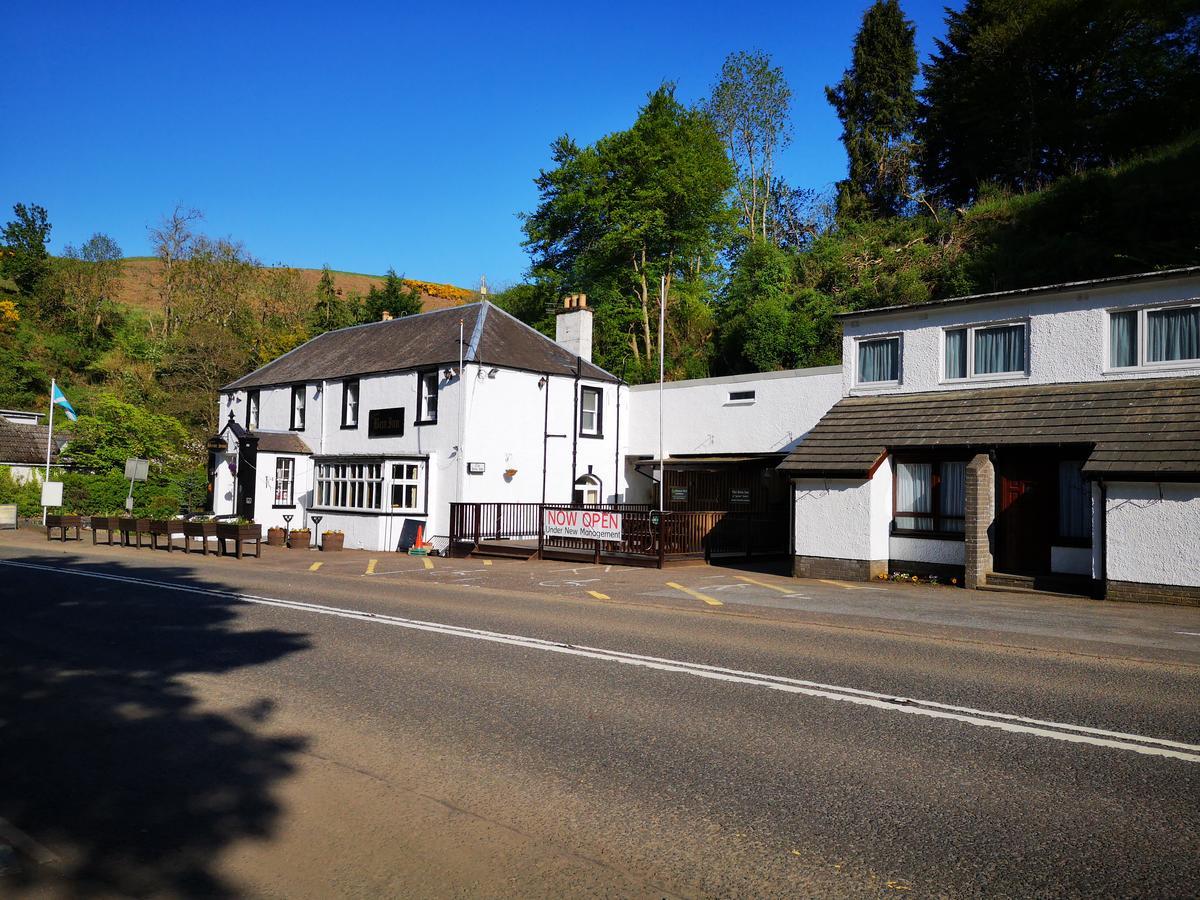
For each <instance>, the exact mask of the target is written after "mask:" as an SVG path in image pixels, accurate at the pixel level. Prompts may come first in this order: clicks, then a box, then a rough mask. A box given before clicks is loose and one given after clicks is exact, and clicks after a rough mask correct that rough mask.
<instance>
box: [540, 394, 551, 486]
mask: <svg viewBox="0 0 1200 900" xmlns="http://www.w3.org/2000/svg"><path fill="white" fill-rule="evenodd" d="M542 381H543V382H544V387H543V390H544V392H545V398H544V399H545V401H546V412H545V414H544V418H543V422H542V503H543V504H545V502H546V460H547V457H548V453H549V445H550V376H549V375H543V376H542Z"/></svg>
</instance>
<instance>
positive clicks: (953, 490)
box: [938, 462, 967, 531]
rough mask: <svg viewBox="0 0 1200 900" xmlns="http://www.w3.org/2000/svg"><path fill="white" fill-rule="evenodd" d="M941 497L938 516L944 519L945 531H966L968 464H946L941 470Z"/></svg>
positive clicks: (943, 464) (943, 527)
mask: <svg viewBox="0 0 1200 900" xmlns="http://www.w3.org/2000/svg"><path fill="white" fill-rule="evenodd" d="M941 476H942V484H941V496H940V497H939V498H938V514H939V515H941V516H943V517H950V518H943V519H942V530H943V531H964V530H965V521H964V519H963V518H962V516H965V515H966V514H967V464H966V463H965V462H944V463H942V468H941Z"/></svg>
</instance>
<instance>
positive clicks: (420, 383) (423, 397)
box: [413, 369, 440, 425]
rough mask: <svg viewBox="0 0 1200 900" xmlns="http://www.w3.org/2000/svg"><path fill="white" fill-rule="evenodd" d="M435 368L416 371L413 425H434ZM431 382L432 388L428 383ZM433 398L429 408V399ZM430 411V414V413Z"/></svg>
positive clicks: (435, 408)
mask: <svg viewBox="0 0 1200 900" xmlns="http://www.w3.org/2000/svg"><path fill="white" fill-rule="evenodd" d="M439 378H440V375H439V373H438V370H437V369H427V370H425V371H423V372H418V373H417V419H416V421H415V422H413V424H414V425H436V424H437V420H438V384H439V382H438V379H439ZM431 383H432V390H430V384H431ZM430 398H432V399H433V409H432V410H431V409H430V408H429V400H430ZM430 413H432V415H431V414H430Z"/></svg>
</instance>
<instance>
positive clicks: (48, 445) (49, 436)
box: [42, 378, 57, 527]
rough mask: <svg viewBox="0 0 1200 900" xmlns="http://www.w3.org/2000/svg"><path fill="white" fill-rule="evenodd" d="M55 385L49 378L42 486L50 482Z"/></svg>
mask: <svg viewBox="0 0 1200 900" xmlns="http://www.w3.org/2000/svg"><path fill="white" fill-rule="evenodd" d="M56 384H57V382H56V381H55V379H53V378H51V379H50V422H49V426H48V427H47V429H46V478H45V480H44V481H43V482H42V484H43V485H44V484H45V483H46V482H47V481H49V480H50V448H51V447H52V446H53V441H54V388H55V386H56ZM45 524H46V507H44V506H43V507H42V525H43V527H44V526H45Z"/></svg>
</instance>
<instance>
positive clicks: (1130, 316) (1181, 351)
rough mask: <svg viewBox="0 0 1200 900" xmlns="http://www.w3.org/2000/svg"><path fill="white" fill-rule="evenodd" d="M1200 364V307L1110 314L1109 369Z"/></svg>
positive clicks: (1169, 307) (1164, 308)
mask: <svg viewBox="0 0 1200 900" xmlns="http://www.w3.org/2000/svg"><path fill="white" fill-rule="evenodd" d="M1188 363H1191V364H1193V365H1195V364H1198V363H1200V305H1196V304H1192V305H1189V306H1167V307H1158V308H1153V307H1145V308H1142V309H1129V310H1112V311H1110V312H1109V314H1108V367H1109V368H1110V369H1133V368H1138V367H1140V366H1149V367H1155V366H1172V365H1180V364H1184V365H1186V364H1188Z"/></svg>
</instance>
